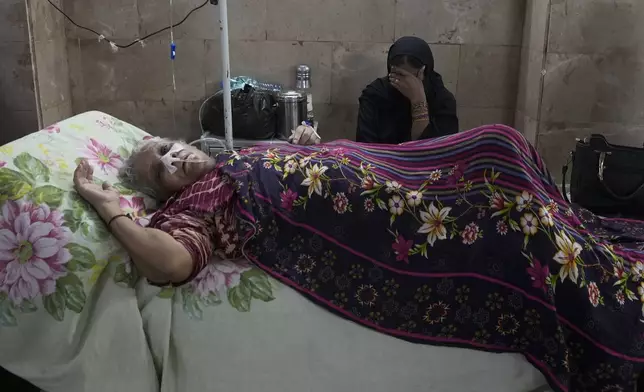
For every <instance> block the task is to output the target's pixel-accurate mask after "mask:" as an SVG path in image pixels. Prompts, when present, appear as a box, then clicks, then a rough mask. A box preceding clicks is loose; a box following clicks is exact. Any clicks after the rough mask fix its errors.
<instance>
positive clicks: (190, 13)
mask: <svg viewBox="0 0 644 392" xmlns="http://www.w3.org/2000/svg"><path fill="white" fill-rule="evenodd" d="M210 1H211V0H206V1H204V2H203V4H201V5H199V6H197V7H195V8H193V9H192V10H190V12H188V13H187V14H186V16H185V17H184V18H183V19H181V21H179V22H178V23H176V24H172V22H170V25H169V26H166V27H164V28H162V29H159V30H157V31H155V32H153V33H150V34H148V35H146V36H145V37H142V38H138V39H136V40H134V41H132V42H130V43H129V44H127V45H119V44H117V43H116V42H114V41H112V40H110V39H109V38H106V37H105V36H104V35H103V34H101V33H99V32H98V31H96V30H94V29H92V28H89V27H85V26H81V25H79V24H78V23H76V22H75V21H74V20H73V19H72V18H71V17H70V16H69V15H67V14H66V13H65V12H64V11H63V10H61V9H60V7H58V6H57V5H56V4H54V3H53V2H52V1H51V0H47V2H48V3H49V4H50V5H51V6H52V7H54V8H55V9H56V11H58V12H60V13H61V14H62V15H63V16H64V17H65V19H67V20H68V21H69V23H71V24H73V25H74V26H76V27H78V28H79V29H81V30H85V31H89V32H90V33H92V34H95V35H96V36H97V37H98V39H99V41H102V40H104V41H106V42H108V43H109V44H110V46H112V48H113V49H127V48H129V47H132V46H134V45H136V44H138V43H141V45H143V44H144V42H143V41H145V40H146V39H148V38H151V37H154V36H155V35H157V34H161V33H163V32H165V31H168V30H171V29H173V28H175V27H179V26H181V25H182V24H183V23H184V22H185V21H186V20H188V18H190V16H191V15H192V14H193V13H195V12H196V11H198V10H200V9H202V8H203V7H205V6H206V5H208V3H209V2H210Z"/></svg>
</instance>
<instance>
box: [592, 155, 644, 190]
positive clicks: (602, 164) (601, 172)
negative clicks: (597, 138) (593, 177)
mask: <svg viewBox="0 0 644 392" xmlns="http://www.w3.org/2000/svg"><path fill="white" fill-rule="evenodd" d="M609 154H610V153H607V152H603V151H601V152H599V165H598V169H597V178H598V179H599V183H600V184H602V186H603V187H604V190H605V191H606V193H608V194H609V195H611V197H613V198H614V199H617V200H620V201H629V200H632V199H634V198H636V197H637V196H639V195H640V194H641V193H642V191H644V183H642V184H641V185H640V186H639V187H638V188H637V189H636V190H635V191H634V192H632V193H630V194H628V195H625V196H620V195H618V194H616V193H615V192H613V190H612V189H610V187H609V186H608V184H606V182H605V181H604V169H606V165H605V162H606V155H609Z"/></svg>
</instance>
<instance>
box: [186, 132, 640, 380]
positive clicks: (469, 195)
mask: <svg viewBox="0 0 644 392" xmlns="http://www.w3.org/2000/svg"><path fill="white" fill-rule="evenodd" d="M219 161H220V164H221V171H222V172H223V173H226V174H228V175H229V176H230V177H231V178H232V179H233V180H234V184H235V186H236V188H237V194H238V198H239V199H238V200H237V202H236V204H235V205H236V212H237V215H238V216H239V218H240V219H242V223H243V224H241V225H240V232H239V235H240V238H244V239H246V238H248V240H247V242H242V244H244V248H243V251H244V255H245V256H246V257H247V258H248V259H249V260H251V261H253V262H254V263H256V264H257V265H259V266H261V267H262V268H263V269H264V270H266V271H268V272H269V273H270V274H272V275H273V276H274V277H275V278H276V279H278V280H280V281H282V282H284V283H286V284H288V285H291V286H292V287H294V288H295V289H297V290H298V291H299V292H301V293H302V294H304V295H306V296H308V297H309V298H311V299H312V300H313V301H315V302H317V303H318V304H320V305H322V306H324V307H325V308H327V309H329V310H330V311H332V312H334V313H336V314H338V315H340V316H343V317H346V318H348V319H350V320H353V321H355V322H358V323H360V324H362V325H364V326H367V327H369V328H373V329H375V330H378V331H381V332H384V333H387V334H390V335H392V336H396V337H399V338H402V339H406V340H410V341H413V342H420V343H428V344H440V345H450V346H459V347H468V348H475V349H481V350H487V351H494V352H518V353H522V354H523V355H524V356H525V357H526V358H527V359H528V360H529V361H530V362H531V363H533V364H534V365H535V366H536V367H537V368H538V369H539V370H540V371H542V372H543V374H544V375H545V377H546V378H547V379H548V381H549V383H550V385H551V386H552V388H554V389H555V390H558V391H622V390H624V391H625V390H632V388H633V385H634V382H635V379H636V377H637V375H638V374H639V372H640V371H641V370H642V368H643V367H642V363H644V351H643V349H642V347H644V346H643V344H642V343H643V342H644V338H643V336H644V335H643V332H644V324H642V321H641V320H642V319H643V318H644V317H643V316H642V303H643V302H644V296H642V294H643V293H644V289H641V288H640V287H644V285H642V283H643V282H644V279H643V278H642V276H643V275H642V274H641V273H640V272H642V273H644V264H642V263H641V261H640V260H641V259H642V252H641V251H639V250H637V249H630V248H627V247H625V246H623V244H622V243H620V242H623V241H626V240H629V238H630V237H629V234H628V231H627V230H626V229H625V230H622V231H619V230H618V231H612V232H609V230H608V229H606V228H605V227H603V226H601V225H590V224H589V223H587V221H588V222H591V221H592V222H595V220H597V219H598V218H596V217H593V216H592V214H590V215H588V213H587V212H584V211H582V210H579V209H576V208H575V207H574V206H569V205H567V204H566V203H565V202H564V200H563V199H562V198H561V197H560V194H559V192H558V191H557V188H556V186H555V184H554V182H553V181H552V180H551V178H550V176H549V174H548V172H547V171H546V169H545V167H544V165H543V162H542V161H541V159H540V158H539V156H538V155H537V153H536V152H535V150H534V149H533V148H532V147H531V146H530V145H529V143H528V142H526V141H525V139H523V137H522V136H521V135H520V134H518V133H517V132H516V131H514V130H512V129H509V128H506V127H503V126H494V127H487V128H480V129H476V130H473V131H470V132H466V133H462V134H458V135H454V136H451V137H448V138H442V139H435V140H429V141H418V142H411V143H407V144H403V145H400V146H369V145H361V144H356V143H350V142H335V143H330V144H327V145H322V146H315V147H304V148H301V147H299V148H298V147H293V146H286V147H280V148H271V147H268V148H256V149H250V150H247V151H244V152H242V153H240V154H233V155H229V156H224V155H221V156H220V157H219ZM193 208H194V210H199V209H200V208H203V206H202V205H199V204H195V205H193ZM601 222H602V224H603V225H608V224H614V222H610V221H606V220H602V221H601ZM631 227H632V226H631ZM640 266H641V267H642V268H641V269H640V268H639V267H640ZM641 285H642V286H641Z"/></svg>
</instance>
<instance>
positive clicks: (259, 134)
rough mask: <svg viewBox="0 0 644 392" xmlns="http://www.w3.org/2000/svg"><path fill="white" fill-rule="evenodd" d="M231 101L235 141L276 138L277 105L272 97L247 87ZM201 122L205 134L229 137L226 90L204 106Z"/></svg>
mask: <svg viewBox="0 0 644 392" xmlns="http://www.w3.org/2000/svg"><path fill="white" fill-rule="evenodd" d="M231 98H232V112H233V137H234V138H235V139H247V140H266V139H272V138H273V137H274V136H275V132H276V130H277V105H276V101H275V98H274V97H273V95H272V94H271V93H269V92H264V91H257V90H255V89H254V88H253V87H251V86H250V85H246V86H245V87H244V88H243V89H235V90H233V91H232V93H231ZM199 121H200V122H201V129H202V131H204V132H210V133H211V134H212V135H214V136H221V137H223V136H225V125H224V92H223V90H222V91H218V92H217V93H216V94H215V95H213V96H212V97H210V98H208V99H207V100H206V101H205V102H204V103H203V105H202V106H201V110H200V111H199Z"/></svg>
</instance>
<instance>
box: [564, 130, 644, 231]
mask: <svg viewBox="0 0 644 392" xmlns="http://www.w3.org/2000/svg"><path fill="white" fill-rule="evenodd" d="M570 154H571V160H570V162H571V163H572V173H571V177H570V197H571V199H572V202H573V203H575V204H578V205H580V206H581V207H584V208H586V209H588V210H590V211H592V212H594V213H595V214H598V215H605V216H621V217H629V218H635V219H642V218H644V149H642V148H637V147H626V146H617V145H614V144H610V143H608V141H607V140H606V138H605V137H604V136H602V135H592V136H590V137H589V138H586V139H584V140H578V141H577V145H576V147H575V150H574V151H573V152H571V153H570ZM567 173H568V165H566V166H564V168H563V193H564V197H566V199H567V198H568V194H567V190H566V174H567Z"/></svg>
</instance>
